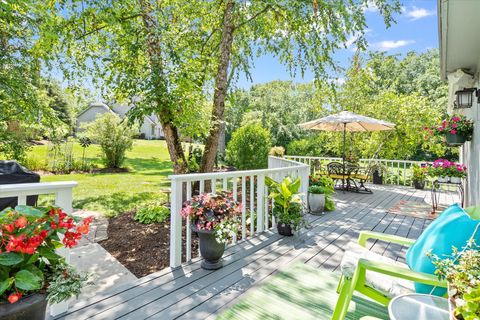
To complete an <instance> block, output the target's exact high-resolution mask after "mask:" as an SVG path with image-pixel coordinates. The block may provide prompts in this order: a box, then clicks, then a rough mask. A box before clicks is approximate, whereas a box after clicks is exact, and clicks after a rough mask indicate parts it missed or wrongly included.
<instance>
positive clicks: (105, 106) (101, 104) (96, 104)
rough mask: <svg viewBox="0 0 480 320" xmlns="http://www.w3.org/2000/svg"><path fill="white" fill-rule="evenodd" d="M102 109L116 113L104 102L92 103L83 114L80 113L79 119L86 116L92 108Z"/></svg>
mask: <svg viewBox="0 0 480 320" xmlns="http://www.w3.org/2000/svg"><path fill="white" fill-rule="evenodd" d="M98 107H100V108H102V109H105V111H107V112H111V113H115V112H113V111H112V109H110V108H109V107H108V106H107V105H106V104H105V103H103V102H92V103H90V105H89V106H88V108H85V109H84V110H83V111H82V112H80V113H79V114H78V115H77V117H80V116H81V115H82V114H84V113H85V112H87V111H88V110H90V109H91V108H98Z"/></svg>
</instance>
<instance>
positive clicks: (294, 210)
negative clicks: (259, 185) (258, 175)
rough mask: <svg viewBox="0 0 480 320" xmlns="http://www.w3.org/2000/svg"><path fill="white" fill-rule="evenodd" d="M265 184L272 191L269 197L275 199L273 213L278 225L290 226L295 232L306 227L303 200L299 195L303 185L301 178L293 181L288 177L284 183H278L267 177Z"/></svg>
mask: <svg viewBox="0 0 480 320" xmlns="http://www.w3.org/2000/svg"><path fill="white" fill-rule="evenodd" d="M265 184H266V185H267V186H268V188H269V191H270V194H269V195H268V197H269V198H270V199H273V210H272V212H273V215H274V216H275V218H276V219H277V223H280V224H285V225H290V226H291V227H292V229H293V230H298V229H300V228H301V227H303V226H305V225H306V220H305V218H304V215H303V206H302V199H301V198H300V194H299V193H298V191H299V189H300V184H301V180H300V178H296V179H295V180H292V178H290V177H286V178H285V179H283V181H281V182H276V181H275V180H273V179H272V178H270V177H265Z"/></svg>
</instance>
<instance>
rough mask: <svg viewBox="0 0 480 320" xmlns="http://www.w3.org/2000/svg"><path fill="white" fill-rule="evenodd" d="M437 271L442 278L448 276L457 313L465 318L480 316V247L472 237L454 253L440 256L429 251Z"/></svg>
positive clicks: (450, 291) (471, 318)
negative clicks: (443, 256) (444, 256)
mask: <svg viewBox="0 0 480 320" xmlns="http://www.w3.org/2000/svg"><path fill="white" fill-rule="evenodd" d="M427 255H428V256H429V257H430V258H431V259H432V263H433V265H434V266H435V267H436V271H435V274H436V275H437V276H438V278H439V279H440V280H445V279H446V280H447V282H448V284H449V296H450V298H451V299H452V301H453V302H454V305H455V309H454V310H453V313H454V315H455V317H457V318H458V319H463V320H476V319H480V247H479V246H478V245H477V244H476V243H475V241H473V239H471V240H470V241H468V242H467V245H466V246H465V247H464V248H463V249H462V250H460V251H459V250H458V249H457V248H455V247H452V255H451V256H450V257H448V258H444V259H442V258H439V257H438V256H436V255H434V254H431V253H428V254H427Z"/></svg>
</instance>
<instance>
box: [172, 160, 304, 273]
mask: <svg viewBox="0 0 480 320" xmlns="http://www.w3.org/2000/svg"><path fill="white" fill-rule="evenodd" d="M309 173H310V167H309V166H308V165H306V164H304V163H299V162H296V161H292V160H288V159H283V158H277V157H269V158H268V169H260V170H250V171H231V172H212V173H199V174H182V175H172V176H170V177H169V178H170V180H171V184H172V197H171V215H170V223H171V226H170V266H171V267H178V266H180V265H181V263H182V262H184V261H182V251H183V249H182V225H183V223H185V239H186V241H185V249H184V250H185V259H184V260H185V262H187V261H190V260H191V259H192V239H191V234H192V232H191V226H190V221H189V220H186V221H185V222H184V221H183V220H182V217H181V215H180V211H181V209H182V204H183V202H184V201H185V200H190V199H191V198H192V195H196V194H199V193H204V192H205V191H206V188H208V187H210V191H211V192H213V193H214V192H216V191H219V190H222V191H231V192H232V193H233V197H234V198H235V200H237V201H240V202H241V203H242V221H241V225H240V232H239V233H241V239H242V240H244V239H246V238H248V237H251V236H253V235H255V234H257V233H260V232H263V231H265V230H268V229H270V228H271V227H272V226H274V225H275V218H274V217H273V216H272V212H271V206H269V200H268V198H267V196H268V193H267V187H266V186H265V177H267V176H268V177H270V178H272V179H274V180H275V181H280V180H282V179H283V178H284V177H286V176H291V177H300V178H301V179H302V185H301V192H302V193H303V194H306V192H307V188H308V175H309ZM304 201H306V199H305V198H304ZM247 211H248V212H247ZM247 215H248V216H247ZM255 215H256V228H255V224H254V223H253V219H254V217H255ZM247 219H250V223H249V225H248V226H247ZM236 241H237V239H234V240H233V244H235V243H236Z"/></svg>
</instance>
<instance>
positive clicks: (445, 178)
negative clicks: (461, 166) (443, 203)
mask: <svg viewBox="0 0 480 320" xmlns="http://www.w3.org/2000/svg"><path fill="white" fill-rule="evenodd" d="M437 180H438V182H449V181H450V177H438V179H437Z"/></svg>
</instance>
